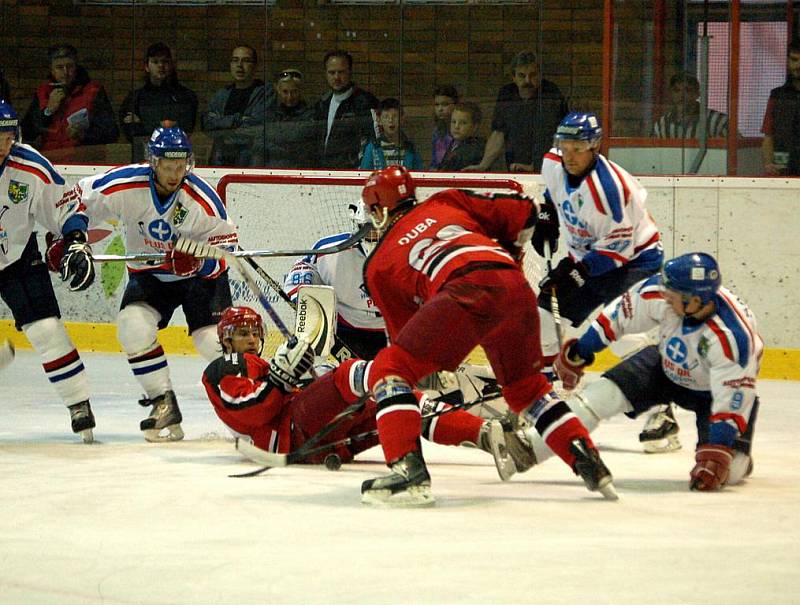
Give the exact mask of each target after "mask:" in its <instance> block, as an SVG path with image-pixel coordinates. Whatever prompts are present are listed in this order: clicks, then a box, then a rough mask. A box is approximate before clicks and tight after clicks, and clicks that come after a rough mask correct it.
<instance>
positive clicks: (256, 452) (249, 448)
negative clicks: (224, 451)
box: [236, 438, 289, 467]
mask: <svg viewBox="0 0 800 605" xmlns="http://www.w3.org/2000/svg"><path fill="white" fill-rule="evenodd" d="M236 451H237V452H239V453H240V454H241V455H242V456H244V457H245V458H247V459H248V460H252V461H253V462H256V463H258V464H262V465H264V466H269V467H282V466H288V465H289V456H288V455H287V454H274V453H272V452H268V451H267V450H262V449H261V448H260V447H258V446H256V445H253V444H252V443H250V442H249V441H246V440H244V439H241V438H237V439H236Z"/></svg>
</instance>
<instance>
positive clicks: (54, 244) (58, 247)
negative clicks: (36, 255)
mask: <svg viewBox="0 0 800 605" xmlns="http://www.w3.org/2000/svg"><path fill="white" fill-rule="evenodd" d="M44 243H45V244H46V245H47V251H46V252H45V253H44V260H45V262H46V263H47V268H48V269H49V270H50V271H52V272H53V273H61V259H62V258H64V245H65V242H64V238H63V237H56V236H55V235H53V234H52V233H50V232H47V233H46V234H45V236H44Z"/></svg>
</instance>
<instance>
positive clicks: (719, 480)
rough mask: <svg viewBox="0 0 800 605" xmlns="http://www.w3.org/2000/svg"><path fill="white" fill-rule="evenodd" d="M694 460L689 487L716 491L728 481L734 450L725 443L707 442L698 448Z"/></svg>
mask: <svg viewBox="0 0 800 605" xmlns="http://www.w3.org/2000/svg"><path fill="white" fill-rule="evenodd" d="M694 460H695V465H694V468H693V469H692V472H691V473H689V477H690V480H689V487H690V488H691V489H692V490H696V491H701V492H712V491H716V490H718V489H721V488H722V486H723V485H725V483H727V481H728V476H729V475H730V472H731V462H733V450H732V449H731V448H729V447H727V446H725V445H718V444H716V445H715V444H711V443H706V444H704V445H701V446H700V447H698V448H697V451H696V452H695V455H694Z"/></svg>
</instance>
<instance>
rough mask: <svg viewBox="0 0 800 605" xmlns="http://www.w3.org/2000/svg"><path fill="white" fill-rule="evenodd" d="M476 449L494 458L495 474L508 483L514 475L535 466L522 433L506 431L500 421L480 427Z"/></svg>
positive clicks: (489, 422) (533, 457)
mask: <svg viewBox="0 0 800 605" xmlns="http://www.w3.org/2000/svg"><path fill="white" fill-rule="evenodd" d="M478 447H479V448H481V449H482V450H483V451H485V452H489V453H490V454H491V455H492V456H493V457H494V464H495V466H496V467H497V474H498V475H500V479H501V480H503V481H508V480H509V479H511V477H512V476H513V475H514V474H515V473H522V472H524V471H527V470H528V469H529V468H531V467H532V466H533V465H534V464H536V457H535V456H534V454H533V448H532V447H531V445H530V443H529V442H528V440H527V438H526V437H525V434H524V433H523V432H522V431H515V430H514V429H513V428H512V425H511V424H508V430H506V425H505V424H503V421H502V420H487V421H486V422H484V423H483V426H482V427H481V432H480V435H479V437H478Z"/></svg>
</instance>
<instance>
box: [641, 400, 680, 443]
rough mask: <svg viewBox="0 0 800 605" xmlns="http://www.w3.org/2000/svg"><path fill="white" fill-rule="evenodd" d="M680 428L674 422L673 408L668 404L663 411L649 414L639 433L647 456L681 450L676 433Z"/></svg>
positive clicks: (676, 422)
mask: <svg viewBox="0 0 800 605" xmlns="http://www.w3.org/2000/svg"><path fill="white" fill-rule="evenodd" d="M680 430H681V427H680V426H678V421H677V420H675V406H674V405H673V404H671V403H670V404H669V405H668V406H666V408H665V409H662V410H659V411H658V412H655V413H653V414H651V415H650V416H649V417H648V418H647V422H645V424H644V429H643V430H642V432H641V433H639V441H640V442H641V444H642V447H643V448H644V451H645V452H647V453H648V454H663V453H666V452H674V451H677V450H679V449H681V442H680V441H679V440H678V432H679V431H680Z"/></svg>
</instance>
